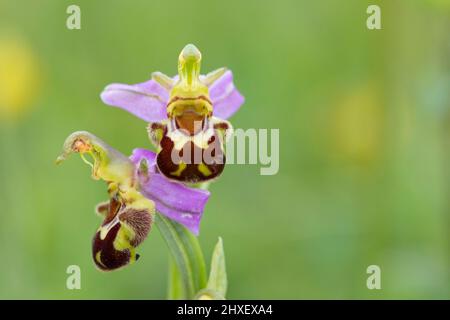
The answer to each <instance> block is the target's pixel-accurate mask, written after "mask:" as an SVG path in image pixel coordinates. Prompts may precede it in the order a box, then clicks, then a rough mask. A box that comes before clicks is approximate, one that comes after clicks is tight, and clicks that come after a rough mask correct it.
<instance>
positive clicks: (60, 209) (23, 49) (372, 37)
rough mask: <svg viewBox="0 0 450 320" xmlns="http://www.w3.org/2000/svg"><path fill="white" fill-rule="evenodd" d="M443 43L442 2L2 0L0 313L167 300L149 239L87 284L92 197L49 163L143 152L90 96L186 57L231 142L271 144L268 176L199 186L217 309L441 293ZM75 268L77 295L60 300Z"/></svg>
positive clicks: (446, 57)
mask: <svg viewBox="0 0 450 320" xmlns="http://www.w3.org/2000/svg"><path fill="white" fill-rule="evenodd" d="M70 4H77V5H79V6H80V7H81V27H82V29H81V30H68V29H67V28H66V19H67V17H68V14H66V8H67V7H68V5H70ZM369 4H378V5H380V7H381V10H382V30H375V31H370V30H368V29H367V28H366V19H367V17H368V15H367V14H366V8H367V6H368V5H369ZM449 31H450V1H448V0H428V1H426V0H422V1H419V0H416V1H413V0H391V1H375V0H374V1H365V0H347V1H335V0H321V1H306V0H305V1H299V0H280V1H261V0H249V1H242V0H228V1H211V0H206V1H167V0H165V1H143V0H141V1H99V0H97V1H92V0H77V1H65V0H64V1H61V0H58V1H57V0H53V1H50V0H42V1H21V0H19V1H16V0H14V1H13V0H10V1H9V0H0V153H1V157H0V204H1V209H0V251H1V256H2V259H1V263H0V298H8V299H10V298H12V299H14V298H39V299H44V298H51V299H60V298H62V299H80V298H99V299H103V298H114V299H116V298H126V299H128V298H129V299H156V298H160V299H163V298H165V297H166V285H167V264H168V251H167V248H166V246H165V243H164V242H163V240H162V238H161V237H160V235H159V233H158V230H157V229H156V228H154V230H153V231H152V232H151V234H150V236H149V238H148V239H147V240H146V241H145V243H144V244H143V245H142V246H141V247H140V248H139V250H138V252H139V253H140V254H141V256H142V258H141V259H140V260H139V262H138V263H136V264H134V265H132V266H130V267H127V268H125V269H123V270H121V271H117V272H113V273H102V272H99V271H97V270H96V269H95V267H94V265H93V263H92V261H91V249H90V243H91V238H92V236H93V234H94V232H95V230H96V228H97V227H98V225H99V224H100V222H101V221H100V220H99V218H98V217H97V216H96V215H95V214H94V212H93V208H94V206H95V205H96V204H97V203H98V202H100V201H102V200H104V199H106V196H107V195H106V189H105V185H104V183H101V182H95V181H93V180H91V178H90V169H89V168H88V167H87V166H86V165H84V164H83V163H82V162H81V161H80V160H79V158H78V157H73V158H71V159H70V160H69V161H67V162H66V163H64V164H63V165H62V166H61V167H56V166H55V165H54V160H55V158H56V156H57V155H58V154H59V152H60V151H61V147H62V143H63V141H64V139H65V138H66V136H67V135H68V134H70V133H71V132H73V131H76V130H88V131H91V132H93V133H95V134H96V135H98V136H99V137H101V138H103V139H104V140H105V141H107V142H108V143H110V144H111V145H113V146H114V147H116V148H117V149H119V150H121V151H122V152H124V153H126V154H129V153H130V152H131V150H132V149H133V148H135V147H146V148H150V142H149V141H148V139H147V134H146V130H145V126H146V123H144V122H143V121H141V120H139V119H137V118H135V117H133V116H132V115H129V114H127V113H125V112H123V111H121V110H119V109H115V108H110V107H107V106H105V105H104V104H102V102H101V101H100V99H99V93H100V92H101V90H102V89H103V88H104V86H105V85H107V84H109V83H111V82H124V83H137V82H141V81H145V80H147V79H148V78H149V76H150V73H151V72H153V71H157V70H159V71H162V72H165V73H167V74H175V72H176V63H177V57H178V54H179V52H180V50H181V49H182V48H183V46H184V45H185V44H187V43H190V42H191V43H194V44H196V45H197V46H198V47H199V48H200V50H201V51H202V53H203V65H202V70H203V73H206V72H209V71H211V70H213V69H215V68H218V67H221V66H227V67H229V68H231V69H232V70H233V72H234V75H235V83H236V85H237V86H238V88H239V89H240V91H241V92H242V93H243V94H244V95H245V97H246V103H245V105H244V107H243V108H242V109H241V110H240V111H239V112H238V113H237V114H236V115H235V116H233V117H232V118H231V121H232V123H233V125H234V126H235V127H236V128H244V129H246V128H279V129H280V140H281V141H280V171H279V173H278V174H277V175H274V176H260V175H259V167H258V166H255V165H253V166H251V165H246V166H243V165H230V166H227V168H226V170H225V173H224V174H223V176H222V177H221V179H219V180H218V181H217V182H216V183H214V184H213V185H212V187H211V190H212V197H211V199H210V202H209V203H208V205H207V208H206V212H205V216H204V220H203V222H202V226H201V234H200V242H201V243H202V246H203V248H204V250H205V253H206V258H207V260H208V261H209V258H210V254H211V251H212V249H213V247H214V244H215V242H216V240H217V237H218V236H222V237H223V238H224V244H225V251H226V258H227V268H228V278H229V291H228V298H231V299H233V298H235V299H238V298H249V299H253V298H258V299H269V298H274V299H280V298H288V299H300V298H327V299H334V298H368V299H379V298H402V299H403V298H447V299H448V298H450V286H449V284H450V241H449V228H450V215H449V212H450V200H449V184H450V170H449V169H448V167H449V161H450V142H449V137H450V33H449ZM71 264H76V265H79V266H80V267H81V272H82V275H81V281H82V284H81V285H82V289H81V290H67V289H66V278H67V274H66V268H67V266H68V265H71ZM372 264H375V265H379V266H380V267H381V271H382V280H381V281H382V289H381V290H368V289H367V288H366V279H367V277H368V275H367V274H366V268H367V267H368V266H369V265H372Z"/></svg>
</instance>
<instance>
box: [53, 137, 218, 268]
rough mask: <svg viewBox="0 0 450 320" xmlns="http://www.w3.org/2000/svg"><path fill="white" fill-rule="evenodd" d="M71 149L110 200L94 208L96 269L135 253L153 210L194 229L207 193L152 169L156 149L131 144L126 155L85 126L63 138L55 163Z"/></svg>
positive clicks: (122, 263)
mask: <svg viewBox="0 0 450 320" xmlns="http://www.w3.org/2000/svg"><path fill="white" fill-rule="evenodd" d="M72 153H79V154H80V155H81V157H82V159H83V160H84V161H85V162H86V163H88V164H89V165H90V166H91V167H92V177H93V178H94V179H96V180H99V179H102V180H104V181H106V182H107V185H108V194H109V200H108V201H107V202H105V203H101V204H99V205H98V206H97V208H96V211H97V213H98V214H99V215H101V216H102V217H103V219H104V220H103V223H102V224H101V226H100V227H99V228H98V230H97V231H96V233H95V236H94V239H93V242H92V254H93V259H94V262H95V264H96V266H97V267H98V268H99V269H101V270H104V271H109V270H114V269H118V268H120V267H123V266H125V265H127V264H129V263H132V262H134V261H136V260H137V259H138V258H139V255H138V254H136V252H135V248H136V247H137V246H139V244H141V243H142V241H144V240H145V238H146V237H147V235H148V233H149V231H150V229H151V226H152V223H153V220H154V214H155V209H156V210H157V211H158V212H160V213H162V214H164V215H166V216H167V217H169V218H170V219H173V220H175V221H177V222H179V223H181V224H183V225H184V226H185V227H186V228H188V229H189V230H191V231H192V232H193V233H195V234H198V229H199V223H200V219H201V216H202V213H203V209H204V206H205V204H206V202H207V200H208V198H209V192H208V191H206V190H201V189H194V188H189V187H187V186H185V185H183V184H180V183H178V182H173V181H170V180H168V179H166V178H165V177H163V176H162V175H161V174H159V173H158V172H157V170H156V164H155V158H156V155H155V153H153V152H151V151H148V150H144V149H135V150H134V151H133V154H132V155H131V157H130V158H128V157H126V156H125V155H123V154H122V153H120V152H119V151H117V150H115V149H113V148H112V147H110V146H109V145H107V144H106V143H105V142H103V141H102V140H101V139H99V138H98V137H96V136H94V135H93V134H91V133H89V132H85V131H79V132H75V133H73V134H71V135H70V136H69V137H68V138H67V139H66V141H65V143H64V147H63V153H62V154H61V155H60V156H59V157H58V159H57V163H60V162H62V161H63V160H65V159H66V158H67V157H68V156H69V155H70V154H72ZM85 154H89V155H90V156H91V157H92V159H93V163H91V162H89V160H88V159H86V158H85Z"/></svg>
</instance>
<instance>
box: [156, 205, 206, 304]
mask: <svg viewBox="0 0 450 320" xmlns="http://www.w3.org/2000/svg"><path fill="white" fill-rule="evenodd" d="M155 223H156V225H157V226H158V229H159V231H160V232H161V235H162V236H163V238H164V240H165V241H166V243H167V245H168V247H169V250H170V252H171V254H172V258H173V262H174V266H171V270H170V275H171V279H170V283H169V284H170V288H169V297H170V298H172V299H193V298H194V297H195V295H196V294H197V293H198V292H199V291H200V290H201V289H203V288H205V287H206V267H205V260H204V258H203V253H202V250H201V248H200V244H199V242H198V239H197V238H196V237H195V236H194V235H193V234H192V233H191V232H189V231H188V230H187V229H186V228H185V227H183V226H182V225H180V224H179V223H177V222H175V221H172V220H170V219H168V218H166V217H164V216H163V215H161V214H159V213H156V215H155Z"/></svg>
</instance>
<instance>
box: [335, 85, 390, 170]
mask: <svg viewBox="0 0 450 320" xmlns="http://www.w3.org/2000/svg"><path fill="white" fill-rule="evenodd" d="M383 127H384V112H383V108H382V105H381V101H380V97H379V95H378V91H377V90H376V89H375V87H373V86H370V85H366V86H362V87H357V88H354V89H352V92H349V93H348V94H346V95H345V96H344V97H342V98H341V99H338V101H337V103H336V105H335V106H334V108H333V112H332V117H331V126H330V129H331V139H332V141H333V142H334V146H335V148H336V149H337V152H338V155H339V156H341V157H343V158H345V159H346V160H349V161H351V162H356V163H358V164H363V165H367V164H370V163H371V162H372V161H373V160H374V159H375V158H376V157H377V155H378V153H379V151H380V150H379V149H380V146H381V143H382V134H383Z"/></svg>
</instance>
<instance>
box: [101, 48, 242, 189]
mask: <svg viewBox="0 0 450 320" xmlns="http://www.w3.org/2000/svg"><path fill="white" fill-rule="evenodd" d="M200 62H201V53H200V51H199V50H198V49H197V48H196V47H195V46H194V45H192V44H188V45H187V46H185V47H184V49H183V50H182V51H181V53H180V56H179V59H178V76H175V77H172V78H171V77H169V76H167V75H165V74H163V73H160V72H155V73H153V74H152V79H151V80H149V81H146V82H143V83H139V84H134V85H127V84H117V83H116V84H111V85H108V86H107V87H106V88H105V89H104V91H103V92H102V94H101V99H102V100H103V102H104V103H106V104H108V105H111V106H116V107H120V108H122V109H124V110H126V111H128V112H130V113H132V114H133V115H135V116H137V117H139V118H141V119H143V120H145V121H147V122H149V123H150V124H149V126H148V131H149V136H150V140H151V141H152V143H153V144H154V145H155V146H156V147H157V149H158V152H157V157H156V165H157V167H158V169H159V171H160V172H161V173H162V174H163V175H165V176H166V177H167V178H169V179H172V180H178V181H181V182H185V183H195V182H202V181H207V180H210V179H213V178H216V177H217V176H219V175H220V173H221V172H222V171H223V168H224V165H225V156H224V152H223V150H224V147H223V144H224V140H225V139H226V138H227V136H229V132H230V131H231V130H232V127H231V124H230V123H229V122H228V121H226V120H225V119H228V118H229V117H230V116H231V115H233V114H234V113H235V112H236V111H237V110H238V109H239V108H240V106H241V105H242V104H243V102H244V98H243V96H242V95H241V94H240V93H239V91H238V90H237V89H236V88H235V86H234V84H233V75H232V73H231V71H230V70H227V69H226V68H220V69H217V70H215V71H213V72H211V73H209V74H207V75H201V74H200Z"/></svg>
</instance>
